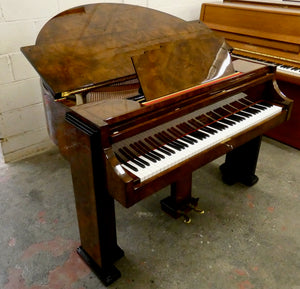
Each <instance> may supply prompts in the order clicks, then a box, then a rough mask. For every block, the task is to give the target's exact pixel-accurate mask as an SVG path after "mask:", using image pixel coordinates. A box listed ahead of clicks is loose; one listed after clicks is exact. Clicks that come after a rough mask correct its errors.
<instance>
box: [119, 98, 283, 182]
mask: <svg viewBox="0 0 300 289" xmlns="http://www.w3.org/2000/svg"><path fill="white" fill-rule="evenodd" d="M281 111H282V108H281V107H280V106H276V105H271V104H269V103H267V102H265V101H263V100H261V101H252V100H251V99H250V98H248V97H247V95H246V94H244V93H239V94H236V95H234V96H232V97H230V98H227V99H226V100H223V101H221V102H217V103H215V104H213V105H209V106H206V107H204V108H201V109H199V110H196V111H194V112H192V113H189V114H187V115H185V116H184V117H183V118H180V119H176V120H173V121H169V122H167V123H165V124H163V125H160V126H158V127H156V128H154V129H151V130H147V131H145V132H143V133H140V134H138V135H136V136H134V137H131V138H128V139H126V140H123V141H120V142H118V143H115V144H113V151H114V153H115V155H116V157H117V159H118V160H119V162H120V163H121V165H122V167H123V168H124V169H125V170H127V171H129V172H130V173H131V174H133V175H135V176H136V177H138V178H139V179H140V181H141V182H143V181H145V180H147V179H149V178H151V177H154V176H155V175H158V174H159V173H161V172H163V171H166V170H167V169H169V168H171V167H173V166H175V165H177V164H179V163H181V162H183V161H185V160H187V159H189V158H191V157H193V156H194V155H196V154H199V153H201V152H203V151H205V150H206V149H209V148H211V147H213V146H214V145H217V144H219V143H222V142H223V141H225V140H226V139H228V138H230V137H232V136H234V135H236V134H238V133H240V132H242V131H245V130H246V129H248V128H251V127H253V126H255V125H258V124H259V123H260V122H262V121H264V120H266V119H268V118H270V117H272V116H274V115H276V114H279V113H280V112H281Z"/></svg>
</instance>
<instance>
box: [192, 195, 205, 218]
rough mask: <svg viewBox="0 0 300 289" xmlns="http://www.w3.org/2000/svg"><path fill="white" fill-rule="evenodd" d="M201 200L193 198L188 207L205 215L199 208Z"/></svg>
mask: <svg viewBox="0 0 300 289" xmlns="http://www.w3.org/2000/svg"><path fill="white" fill-rule="evenodd" d="M198 201H199V198H192V199H191V202H190V203H189V204H188V206H189V207H190V208H191V209H192V210H193V211H195V212H196V213H198V214H201V215H202V214H204V210H202V209H201V208H199V207H198Z"/></svg>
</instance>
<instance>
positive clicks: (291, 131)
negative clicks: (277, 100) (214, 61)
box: [200, 0, 300, 149]
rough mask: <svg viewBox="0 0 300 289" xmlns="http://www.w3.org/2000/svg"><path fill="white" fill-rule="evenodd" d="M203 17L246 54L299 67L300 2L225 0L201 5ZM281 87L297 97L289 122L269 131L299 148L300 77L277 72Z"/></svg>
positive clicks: (232, 44)
mask: <svg viewBox="0 0 300 289" xmlns="http://www.w3.org/2000/svg"><path fill="white" fill-rule="evenodd" d="M200 20H202V21H203V22H204V23H206V24H207V25H208V26H209V27H210V28H211V29H213V30H215V31H216V32H217V33H218V34H220V35H222V36H223V37H225V38H226V39H227V41H228V43H229V44H230V45H231V46H232V47H233V53H234V54H236V55H240V56H243V57H250V58H255V59H258V60H264V61H270V62H272V63H275V64H282V65H289V66H292V67H296V68H299V67H300V5H299V3H297V2H291V1H272V2H270V1H263V0H261V1H260V0H257V1H251V0H245V1H244V0H224V2H223V3H222V2H220V3H205V4H203V5H202V10H201V16H200ZM276 79H277V80H278V84H279V87H280V89H281V90H282V91H283V92H284V93H285V94H286V95H287V96H288V97H289V98H291V99H293V100H294V110H293V113H292V115H291V118H290V120H289V121H288V122H286V123H284V124H282V125H281V126H279V127H278V128H275V129H272V130H271V131H269V132H266V135H267V136H269V137H272V138H274V139H276V140H279V141H280V142H283V143H285V144H288V145H290V146H293V147H295V148H298V149H300V120H299V113H298V112H299V111H300V96H299V91H300V77H299V76H298V75H291V74H286V73H283V72H281V71H279V72H278V71H277V72H276Z"/></svg>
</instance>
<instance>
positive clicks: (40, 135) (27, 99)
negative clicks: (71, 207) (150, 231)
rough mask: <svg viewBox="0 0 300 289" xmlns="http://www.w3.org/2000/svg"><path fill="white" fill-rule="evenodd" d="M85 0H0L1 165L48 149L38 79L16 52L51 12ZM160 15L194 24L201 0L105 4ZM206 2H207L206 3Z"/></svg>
mask: <svg viewBox="0 0 300 289" xmlns="http://www.w3.org/2000/svg"><path fill="white" fill-rule="evenodd" d="M94 2H97V1H91V0H26V1H20V0H0V39H1V42H0V140H1V139H2V143H1V148H2V153H3V157H4V160H5V161H7V162H8V161H13V160H17V159H21V158H24V157H26V156H29V155H32V154H35V153H36V152H38V151H43V150H45V149H47V148H49V147H50V146H51V142H50V140H49V137H48V134H47V128H46V122H45V116H44V109H43V105H42V98H41V90H40V84H39V77H38V75H37V73H36V72H35V71H34V69H33V68H32V67H31V65H30V64H29V63H28V62H27V60H26V59H25V57H24V56H23V54H22V53H21V52H20V47H22V46H26V45H32V44H34V43H35V40H36V37H37V35H38V33H39V31H40V29H41V28H42V26H43V25H44V24H45V23H46V22H47V21H48V20H49V19H50V18H51V17H53V16H54V15H56V14H57V13H59V12H61V11H63V10H66V9H68V8H71V7H74V6H79V5H82V4H89V3H94ZM99 2H116V3H126V4H134V5H140V6H145V7H150V8H154V9H157V10H161V11H164V12H167V13H170V14H173V15H175V16H177V17H181V18H183V19H185V20H194V19H198V18H199V15H200V5H201V3H202V2H204V0H202V2H201V0H200V1H198V0H115V1H111V0H105V1H99ZM206 2H207V1H206Z"/></svg>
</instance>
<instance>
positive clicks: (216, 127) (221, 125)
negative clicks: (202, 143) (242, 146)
mask: <svg viewBox="0 0 300 289" xmlns="http://www.w3.org/2000/svg"><path fill="white" fill-rule="evenodd" d="M209 127H212V128H215V129H217V130H224V129H225V128H228V126H227V125H224V124H222V123H219V122H214V123H212V124H210V125H209Z"/></svg>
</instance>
